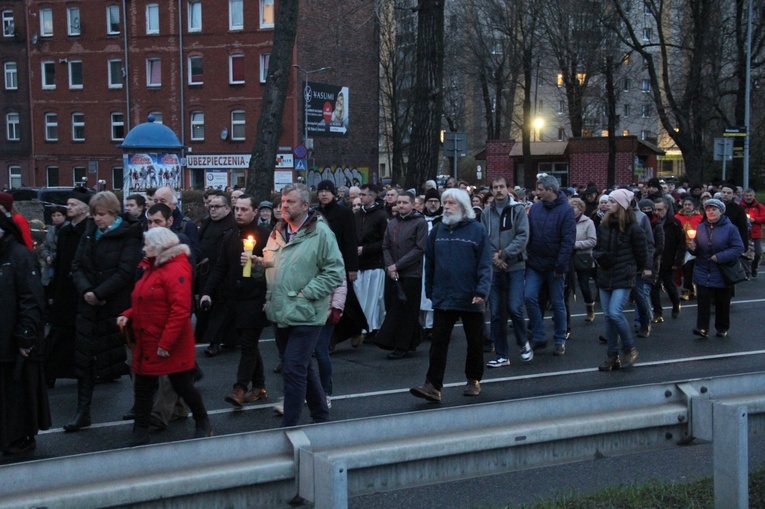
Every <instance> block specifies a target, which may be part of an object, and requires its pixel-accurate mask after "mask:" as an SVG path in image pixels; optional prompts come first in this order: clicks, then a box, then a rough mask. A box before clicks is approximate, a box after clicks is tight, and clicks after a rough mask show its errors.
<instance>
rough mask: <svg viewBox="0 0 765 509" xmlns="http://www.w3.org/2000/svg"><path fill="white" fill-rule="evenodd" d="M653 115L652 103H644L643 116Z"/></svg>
mask: <svg viewBox="0 0 765 509" xmlns="http://www.w3.org/2000/svg"><path fill="white" fill-rule="evenodd" d="M650 116H651V105H650V104H644V105H643V118H650Z"/></svg>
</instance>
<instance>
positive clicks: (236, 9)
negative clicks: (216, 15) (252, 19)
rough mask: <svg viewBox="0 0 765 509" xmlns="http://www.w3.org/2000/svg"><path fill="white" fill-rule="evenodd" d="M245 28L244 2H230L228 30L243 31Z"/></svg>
mask: <svg viewBox="0 0 765 509" xmlns="http://www.w3.org/2000/svg"><path fill="white" fill-rule="evenodd" d="M243 28H244V1H243V0H228V29H229V30H241V29H243Z"/></svg>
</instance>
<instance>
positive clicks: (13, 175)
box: [8, 166, 21, 189]
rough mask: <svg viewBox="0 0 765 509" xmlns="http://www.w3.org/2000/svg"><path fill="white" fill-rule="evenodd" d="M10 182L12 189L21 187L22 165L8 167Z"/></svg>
mask: <svg viewBox="0 0 765 509" xmlns="http://www.w3.org/2000/svg"><path fill="white" fill-rule="evenodd" d="M8 184H9V186H10V187H11V189H14V188H17V187H21V166H9V167H8Z"/></svg>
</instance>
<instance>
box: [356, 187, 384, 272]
mask: <svg viewBox="0 0 765 509" xmlns="http://www.w3.org/2000/svg"><path fill="white" fill-rule="evenodd" d="M355 216H356V233H357V235H358V241H359V246H361V247H362V248H363V249H362V251H361V255H359V270H371V269H383V268H385V262H384V261H383V251H382V245H383V238H385V230H386V229H387V228H388V214H387V213H386V212H385V208H384V207H383V205H382V203H381V202H379V201H377V202H375V203H374V204H373V205H372V206H370V207H369V208H368V209H366V210H364V208H363V207H362V208H361V209H360V210H359V211H358V212H357V213H356V214H355Z"/></svg>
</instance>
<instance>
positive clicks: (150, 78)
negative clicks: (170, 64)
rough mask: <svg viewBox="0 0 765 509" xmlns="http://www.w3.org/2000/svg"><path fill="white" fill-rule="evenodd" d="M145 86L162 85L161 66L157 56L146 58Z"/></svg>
mask: <svg viewBox="0 0 765 509" xmlns="http://www.w3.org/2000/svg"><path fill="white" fill-rule="evenodd" d="M146 86H147V87H161V86H162V67H161V65H160V60H159V59H158V58H147V59H146Z"/></svg>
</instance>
